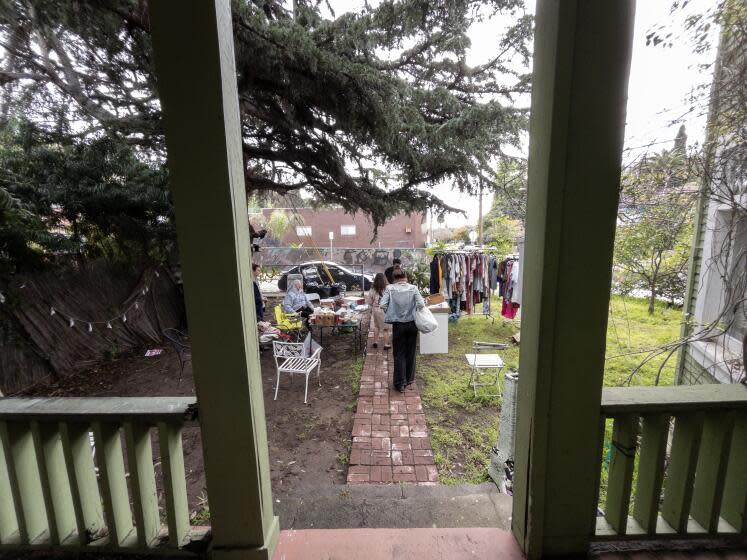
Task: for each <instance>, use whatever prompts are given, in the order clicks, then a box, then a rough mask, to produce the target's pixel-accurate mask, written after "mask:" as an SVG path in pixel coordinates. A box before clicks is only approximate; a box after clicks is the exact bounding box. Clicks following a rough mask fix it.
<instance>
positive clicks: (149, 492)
mask: <svg viewBox="0 0 747 560" xmlns="http://www.w3.org/2000/svg"><path fill="white" fill-rule="evenodd" d="M125 440H126V442H127V460H128V462H129V466H130V485H131V487H132V499H133V501H134V505H135V523H136V525H137V540H138V545H139V546H140V547H142V548H148V547H150V546H153V545H154V544H155V542H156V541H157V539H158V533H159V531H160V530H161V521H160V519H159V516H158V494H157V492H156V475H155V472H154V470H153V450H152V448H151V439H150V426H149V425H147V424H141V423H139V422H127V423H126V424H125Z"/></svg>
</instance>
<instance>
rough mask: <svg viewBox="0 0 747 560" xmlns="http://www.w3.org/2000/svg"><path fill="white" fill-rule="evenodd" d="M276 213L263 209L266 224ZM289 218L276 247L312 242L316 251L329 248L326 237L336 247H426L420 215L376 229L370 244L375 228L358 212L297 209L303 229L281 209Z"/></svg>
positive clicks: (403, 218)
mask: <svg viewBox="0 0 747 560" xmlns="http://www.w3.org/2000/svg"><path fill="white" fill-rule="evenodd" d="M275 210H277V209H276V208H263V209H262V214H263V215H264V218H265V221H267V220H268V219H269V218H270V215H271V214H272V213H273V212H274V211H275ZM280 210H284V211H285V212H286V213H287V214H288V215H289V217H290V218H291V224H292V225H291V227H290V228H289V229H288V233H286V234H285V236H284V237H283V239H278V240H275V241H276V242H277V243H278V244H279V245H282V246H288V245H290V244H291V243H303V244H304V245H310V244H311V241H310V240H309V238H310V239H312V240H313V242H314V244H316V245H317V246H319V247H329V241H330V239H329V233H330V232H332V234H333V236H334V238H333V240H332V244H333V245H334V246H335V247H356V248H359V247H370V246H374V247H390V248H396V247H402V248H421V247H425V245H426V232H427V228H426V219H425V214H423V213H422V212H418V213H413V214H411V215H409V216H408V215H406V214H399V215H398V216H395V217H394V218H392V219H390V220H389V221H388V222H387V223H385V224H384V225H383V226H381V227H380V228H379V231H378V236H377V237H376V239H375V240H373V236H374V228H373V224H372V223H371V221H370V219H369V218H368V216H367V215H365V214H363V213H361V212H359V213H357V214H348V213H346V212H345V211H344V210H343V209H342V208H339V207H338V208H321V209H317V208H299V209H298V215H299V216H300V217H301V221H302V222H303V225H300V224H298V223H297V222H296V220H295V219H294V218H293V216H294V212H293V210H292V209H288V208H281V209H280Z"/></svg>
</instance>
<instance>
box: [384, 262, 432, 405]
mask: <svg viewBox="0 0 747 560" xmlns="http://www.w3.org/2000/svg"><path fill="white" fill-rule="evenodd" d="M392 279H393V280H394V283H393V284H391V285H389V286H387V289H386V290H385V291H384V295H383V296H382V298H381V301H380V302H379V306H380V307H381V309H383V310H384V321H386V322H387V323H391V324H392V346H393V347H394V348H393V354H394V388H395V389H396V390H397V391H399V392H400V393H404V392H405V387H407V386H409V385H412V384H413V383H414V382H415V344H416V341H417V336H418V328H417V327H416V326H415V312H416V311H417V310H418V309H422V308H423V307H425V301H424V300H423V296H421V295H420V292H419V291H418V289H417V288H416V287H415V286H413V285H412V284H409V283H408V282H407V274H405V271H404V270H402V269H401V268H399V267H396V268H395V269H394V270H393V272H392Z"/></svg>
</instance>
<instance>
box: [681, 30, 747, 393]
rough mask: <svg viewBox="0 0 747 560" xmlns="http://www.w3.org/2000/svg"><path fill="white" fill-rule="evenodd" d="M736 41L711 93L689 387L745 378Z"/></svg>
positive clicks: (690, 291) (691, 309)
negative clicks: (735, 78) (735, 105)
mask: <svg viewBox="0 0 747 560" xmlns="http://www.w3.org/2000/svg"><path fill="white" fill-rule="evenodd" d="M737 36H740V35H737ZM730 42H731V41H730V40H729V39H725V38H724V35H723V34H722V39H721V45H720V48H719V55H718V58H717V62H716V70H715V72H714V79H713V86H712V89H711V97H712V99H711V107H710V110H709V117H708V138H707V141H706V147H705V152H706V168H705V173H704V176H705V177H706V179H705V180H704V182H703V186H702V188H701V195H700V201H699V203H698V214H697V218H696V223H695V236H694V240H693V253H692V258H691V263H690V273H689V280H688V287H687V291H686V293H685V325H684V327H683V331H682V334H683V337H686V338H687V339H688V343H687V344H686V345H684V347H683V348H682V350H681V351H680V355H679V362H678V364H677V383H678V384H683V385H693V384H703V383H738V382H740V381H744V380H745V365H744V364H745V359H746V358H747V356H746V354H747V348H745V345H746V344H747V339H746V338H745V336H746V335H747V332H746V331H747V305H746V303H745V300H746V299H747V169H746V168H745V164H744V162H745V161H747V145H746V143H745V131H747V116H745V112H744V107H741V109H739V110H736V111H735V110H734V105H733V103H734V97H735V95H734V94H735V91H734V90H735V89H736V90H737V91H739V90H744V85H743V84H742V85H739V84H737V85H736V87H735V86H734V78H733V76H734V75H735V73H736V72H738V71H740V69H741V70H743V69H744V67H745V58H744V57H745V55H744V51H743V49H742V48H741V47H740V45H737V44H730ZM743 93H744V92H743V91H742V94H743ZM735 117H736V118H737V119H738V120H737V122H735V121H734V119H735ZM740 121H741V122H740ZM724 131H726V132H724Z"/></svg>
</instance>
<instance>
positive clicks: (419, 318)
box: [415, 307, 438, 334]
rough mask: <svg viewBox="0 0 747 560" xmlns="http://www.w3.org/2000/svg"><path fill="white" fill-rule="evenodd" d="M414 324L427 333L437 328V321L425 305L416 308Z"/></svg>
mask: <svg viewBox="0 0 747 560" xmlns="http://www.w3.org/2000/svg"><path fill="white" fill-rule="evenodd" d="M415 326H416V327H417V328H418V330H419V331H420V332H421V333H423V334H428V333H430V332H433V331H435V330H436V329H437V328H438V321H436V318H435V317H434V316H433V313H431V310H430V309H428V308H427V307H423V308H422V309H418V310H417V311H416V312H415Z"/></svg>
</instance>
